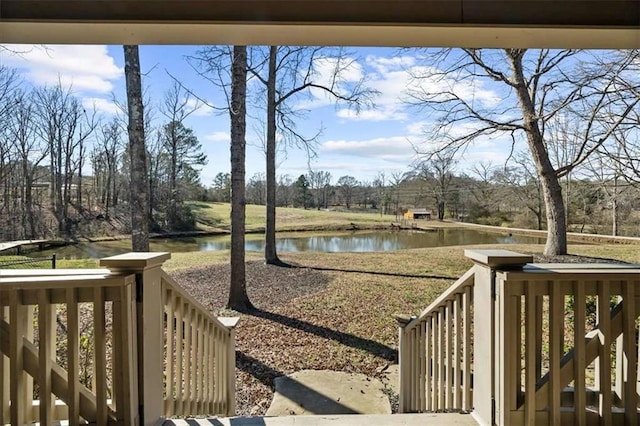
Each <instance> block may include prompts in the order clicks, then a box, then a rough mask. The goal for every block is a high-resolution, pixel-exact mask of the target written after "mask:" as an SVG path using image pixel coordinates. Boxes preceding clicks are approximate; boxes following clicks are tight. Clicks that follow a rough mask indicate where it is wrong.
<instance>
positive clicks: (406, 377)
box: [395, 315, 415, 413]
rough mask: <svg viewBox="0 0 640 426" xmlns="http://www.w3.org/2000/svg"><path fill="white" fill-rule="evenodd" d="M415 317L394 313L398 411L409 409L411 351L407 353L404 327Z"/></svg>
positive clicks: (403, 411)
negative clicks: (396, 337) (396, 347)
mask: <svg viewBox="0 0 640 426" xmlns="http://www.w3.org/2000/svg"><path fill="white" fill-rule="evenodd" d="M413 318H415V317H411V316H409V315H396V316H395V319H396V323H397V324H398V372H399V380H400V383H399V386H398V396H399V400H398V412H400V413H407V412H410V411H411V408H410V407H409V401H407V397H408V396H409V395H410V391H411V389H410V388H409V386H410V384H411V383H410V382H411V374H412V371H411V368H410V367H409V362H410V360H411V357H412V356H413V354H412V353H409V347H408V345H407V343H408V342H407V337H406V336H405V327H406V326H407V324H409V322H411V320H412V319H413Z"/></svg>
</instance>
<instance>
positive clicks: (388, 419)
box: [164, 413, 478, 426]
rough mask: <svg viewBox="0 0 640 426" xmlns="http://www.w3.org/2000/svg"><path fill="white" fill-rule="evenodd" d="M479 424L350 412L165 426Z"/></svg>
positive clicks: (450, 417)
mask: <svg viewBox="0 0 640 426" xmlns="http://www.w3.org/2000/svg"><path fill="white" fill-rule="evenodd" d="M212 425H213V426H336V425H345V426H347V425H348V426H478V423H476V421H475V420H473V417H471V415H469V414H458V413H437V414H433V413H426V414H386V415H383V414H378V415H376V414H359V415H354V414H346V415H322V416H285V417H226V418H209V419H186V420H166V421H165V422H164V426H212Z"/></svg>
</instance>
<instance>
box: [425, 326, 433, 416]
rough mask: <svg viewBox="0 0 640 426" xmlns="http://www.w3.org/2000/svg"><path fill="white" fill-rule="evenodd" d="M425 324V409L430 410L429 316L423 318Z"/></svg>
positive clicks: (431, 344)
mask: <svg viewBox="0 0 640 426" xmlns="http://www.w3.org/2000/svg"><path fill="white" fill-rule="evenodd" d="M424 325H425V332H424V335H425V357H426V359H425V368H426V370H425V384H424V388H425V408H424V409H425V410H426V411H429V410H432V409H433V408H432V407H433V405H432V402H431V393H432V391H431V386H432V385H433V380H432V377H433V359H432V358H431V353H432V348H433V340H432V330H433V323H432V318H431V317H430V316H429V317H427V318H425V320H424Z"/></svg>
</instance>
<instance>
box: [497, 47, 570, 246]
mask: <svg viewBox="0 0 640 426" xmlns="http://www.w3.org/2000/svg"><path fill="white" fill-rule="evenodd" d="M524 52H525V51H524V50H512V51H510V52H509V55H508V56H509V58H510V60H511V66H512V69H513V76H514V82H515V85H516V95H517V97H518V102H519V104H520V108H521V109H522V117H523V126H524V128H525V133H526V135H527V143H528V144H529V149H530V150H531V154H532V155H533V161H534V163H535V165H536V169H537V171H538V176H540V185H541V186H542V195H543V198H544V205H545V207H546V213H547V243H546V245H545V247H544V254H546V255H555V254H567V222H566V215H565V212H564V199H563V197H562V187H561V186H560V182H559V181H558V176H557V174H556V171H555V169H554V168H553V165H552V164H551V161H550V160H549V155H547V152H546V149H545V145H544V141H543V138H542V133H541V132H540V127H539V124H538V118H537V114H536V111H535V108H534V106H533V101H532V100H531V95H530V93H529V90H528V88H527V84H526V82H525V78H524V71H523V69H522V58H523V55H524Z"/></svg>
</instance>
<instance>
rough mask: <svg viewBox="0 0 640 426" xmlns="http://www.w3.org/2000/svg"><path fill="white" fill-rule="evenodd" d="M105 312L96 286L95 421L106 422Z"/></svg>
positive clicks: (100, 289)
mask: <svg viewBox="0 0 640 426" xmlns="http://www.w3.org/2000/svg"><path fill="white" fill-rule="evenodd" d="M104 328H105V313H104V289H103V288H102V287H96V288H95V289H94V292H93V337H94V342H95V343H94V345H95V347H94V351H93V354H94V360H95V362H94V364H93V383H94V386H95V392H96V404H97V409H98V411H97V423H98V424H106V423H107V377H106V372H107V371H106V370H107V367H106V365H107V360H106V347H105V334H104Z"/></svg>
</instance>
